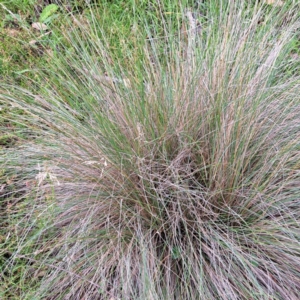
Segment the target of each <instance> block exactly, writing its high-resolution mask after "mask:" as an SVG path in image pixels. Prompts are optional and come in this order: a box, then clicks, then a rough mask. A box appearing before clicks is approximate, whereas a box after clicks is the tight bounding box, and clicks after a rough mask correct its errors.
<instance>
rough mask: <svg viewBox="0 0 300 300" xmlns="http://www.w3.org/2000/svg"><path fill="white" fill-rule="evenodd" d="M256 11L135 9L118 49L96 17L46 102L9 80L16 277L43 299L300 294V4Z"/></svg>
mask: <svg viewBox="0 0 300 300" xmlns="http://www.w3.org/2000/svg"><path fill="white" fill-rule="evenodd" d="M162 2H163V1H162ZM165 2H167V1H165ZM250 2H251V1H225V0H224V1H223V0H218V1H216V0H212V1H207V2H205V4H202V5H199V3H198V6H197V5H194V6H192V5H184V4H182V5H179V6H177V7H175V8H174V10H173V11H169V10H168V9H167V8H168V6H166V5H165V4H163V3H161V4H159V5H157V12H158V16H159V18H158V20H151V19H150V20H144V19H143V18H142V17H141V15H139V14H138V8H136V9H137V11H136V23H135V26H132V36H129V37H128V43H127V42H126V41H127V40H126V39H127V38H126V39H124V40H123V42H122V43H121V42H120V48H119V49H112V48H110V40H109V39H108V38H107V36H106V35H105V32H103V30H102V27H101V26H99V24H100V23H99V22H100V21H99V20H100V19H101V16H100V15H99V14H98V13H97V9H96V8H95V7H94V8H93V9H91V11H90V12H89V13H88V15H87V17H86V19H85V20H84V21H82V19H80V18H79V17H78V16H71V17H70V21H71V22H73V23H72V26H71V25H70V26H69V27H68V26H66V27H65V28H69V29H68V30H65V31H64V32H62V34H63V35H64V43H63V44H62V45H60V46H59V47H57V48H58V49H60V51H61V52H57V53H55V54H53V56H52V58H51V65H50V66H49V67H47V68H45V69H42V68H41V70H40V72H39V76H40V78H42V79H43V80H39V84H38V85H37V87H36V91H34V89H33V88H32V89H31V91H29V90H25V89H23V88H19V87H18V86H14V85H8V84H4V83H2V87H1V103H2V104H3V103H5V104H6V105H10V107H11V109H10V114H9V115H8V118H10V119H11V120H14V121H15V122H18V123H20V124H26V130H25V129H24V132H25V134H24V136H25V137H26V138H24V140H23V142H22V143H21V145H20V146H18V147H14V148H13V149H5V150H2V154H1V160H2V166H3V168H4V169H5V176H7V178H10V180H9V181H8V180H7V181H6V183H5V187H4V197H3V199H2V200H1V201H2V203H1V205H2V207H5V211H6V212H7V211H9V213H6V214H4V213H3V214H2V215H3V220H2V221H1V222H4V223H5V226H6V228H7V232H6V233H7V234H6V236H5V243H9V242H10V241H11V244H10V245H13V246H10V251H9V255H7V258H6V261H5V265H4V267H3V270H2V271H3V272H4V273H3V274H6V276H9V274H10V272H11V269H12V268H14V266H15V265H16V264H17V263H19V264H20V261H21V262H22V268H21V271H19V272H21V273H20V274H21V275H19V277H20V278H19V281H21V282H24V283H25V282H27V283H30V284H32V286H34V290H31V291H30V293H31V294H30V295H31V296H30V297H31V298H30V299H149V300H150V299H151V300H152V299H158V300H160V299H207V300H208V299H212V300H215V299H224V300H228V299H237V300H241V299H246V300H249V299H286V300H287V299H298V297H299V294H298V293H299V290H300V226H299V225H300V223H299V222H300V202H299V201H300V189H299V187H300V170H299V168H300V76H299V74H300V73H299V57H298V58H297V57H295V56H292V55H291V51H290V45H291V43H294V39H295V38H297V34H298V32H299V31H298V30H299V25H300V24H299V10H298V8H299V5H298V4H293V3H294V2H292V1H286V2H285V4H284V5H283V6H281V7H277V6H275V5H274V6H266V5H263V4H261V2H258V1H252V2H251V4H249V3H250ZM152 21H153V22H152ZM60 53H61V54H60ZM285 70H289V72H286V71H285ZM16 109H18V111H20V110H21V111H22V112H23V113H22V114H15V113H14V111H15V110H16ZM8 207H9V210H8ZM2 210H3V211H4V208H2ZM3 276H5V275H3ZM11 276H12V275H11ZM10 288H11V287H9V286H8V287H7V290H9V289H10ZM25 294H26V293H25V292H23V299H25V298H26V297H25ZM297 294H298V296H297ZM28 297H29V296H28Z"/></svg>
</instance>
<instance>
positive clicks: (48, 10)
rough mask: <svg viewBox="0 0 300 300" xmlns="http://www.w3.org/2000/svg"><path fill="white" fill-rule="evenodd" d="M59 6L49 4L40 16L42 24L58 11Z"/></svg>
mask: <svg viewBox="0 0 300 300" xmlns="http://www.w3.org/2000/svg"><path fill="white" fill-rule="evenodd" d="M58 8H59V6H58V5H56V4H49V5H47V6H46V7H45V8H44V9H43V11H42V13H41V15H40V18H39V21H40V22H42V23H43V22H45V21H46V20H47V19H48V18H49V17H51V16H52V15H53V14H54V13H55V12H56V11H57V10H58Z"/></svg>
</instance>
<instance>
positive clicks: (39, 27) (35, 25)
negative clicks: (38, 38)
mask: <svg viewBox="0 0 300 300" xmlns="http://www.w3.org/2000/svg"><path fill="white" fill-rule="evenodd" d="M31 27H32V28H34V29H37V30H48V26H47V25H45V24H43V23H41V22H35V23H32V24H31Z"/></svg>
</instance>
